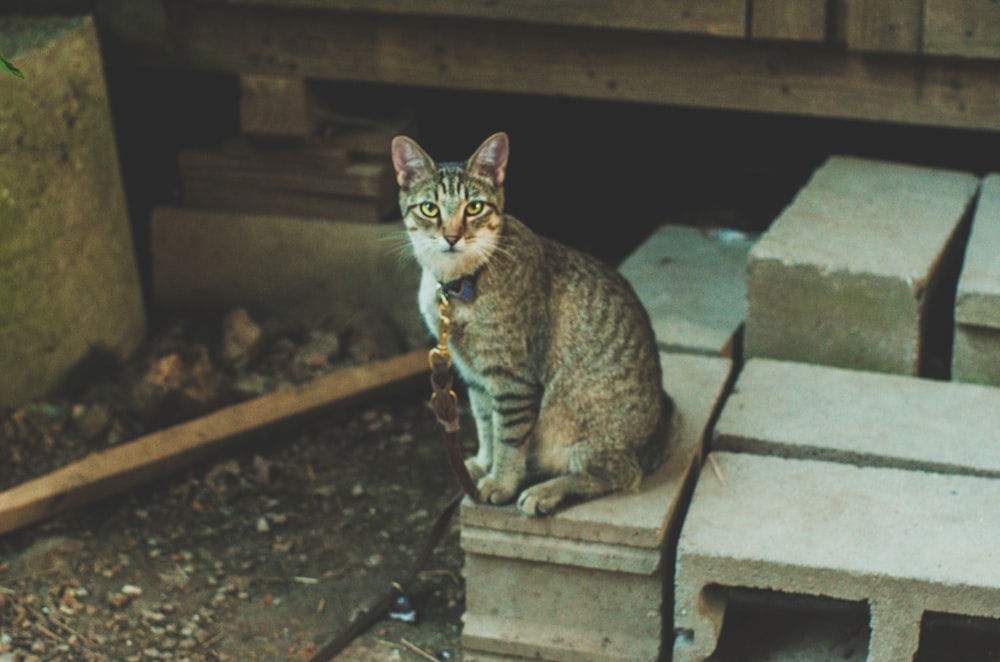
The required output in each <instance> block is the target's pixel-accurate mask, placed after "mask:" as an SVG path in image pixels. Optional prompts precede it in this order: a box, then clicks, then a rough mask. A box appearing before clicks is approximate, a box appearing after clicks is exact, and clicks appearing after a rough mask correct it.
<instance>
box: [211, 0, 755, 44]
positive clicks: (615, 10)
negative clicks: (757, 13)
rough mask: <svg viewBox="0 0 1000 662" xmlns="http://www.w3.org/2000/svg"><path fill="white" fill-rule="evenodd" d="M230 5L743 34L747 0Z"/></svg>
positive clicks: (315, 0) (260, 1)
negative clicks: (706, 0)
mask: <svg viewBox="0 0 1000 662" xmlns="http://www.w3.org/2000/svg"><path fill="white" fill-rule="evenodd" d="M224 1H225V2H226V3H228V4H235V5H258V6H277V5H280V6H282V7H292V6H294V7H307V8H311V9H334V10H342V11H365V12H379V13H384V14H397V15H411V16H444V17H460V18H484V19H500V20H505V21H521V22H528V23H544V24H550V25H566V26H585V27H600V28H624V29H633V30H653V31H661V32H682V33H691V34H707V35H713V36H720V37H742V36H744V35H745V32H746V11H747V10H746V0H711V2H705V1H704V0H560V1H559V2H539V1H538V0H505V1H504V2H497V1H496V0H421V1H420V2H413V1H412V0H283V1H282V2H278V1H277V0H224Z"/></svg>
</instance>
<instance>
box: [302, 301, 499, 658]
mask: <svg viewBox="0 0 1000 662" xmlns="http://www.w3.org/2000/svg"><path fill="white" fill-rule="evenodd" d="M438 312H439V314H440V323H439V331H438V344H437V346H436V347H434V348H433V349H432V350H431V351H430V353H429V354H428V357H427V359H428V363H429V364H430V368H431V389H432V394H431V407H432V408H433V409H434V416H435V417H436V418H437V420H438V423H440V424H441V428H442V430H443V431H444V445H445V449H446V450H447V451H448V462H449V463H450V464H451V469H452V471H453V472H454V473H455V478H456V479H457V480H458V484H459V485H460V486H461V488H462V491H461V492H459V493H457V494H456V495H455V496H453V497H452V498H451V500H450V501H448V503H447V504H445V507H444V508H443V509H442V510H441V514H439V515H438V517H437V520H435V522H434V527H433V528H432V529H431V532H430V535H428V536H427V540H426V541H425V542H424V546H423V547H422V548H421V549H420V553H419V554H418V555H417V558H416V560H415V561H414V562H413V565H412V566H411V567H410V571H409V572H408V573H407V575H406V579H405V580H404V581H402V582H392V583H391V584H390V585H389V589H388V590H387V591H386V592H385V594H384V595H382V597H381V598H379V599H378V600H377V601H376V602H375V604H374V605H372V606H371V607H370V608H369V609H367V610H365V611H363V612H362V613H361V614H359V615H358V616H357V617H356V618H355V619H354V620H353V621H352V622H351V624H350V625H348V626H347V627H346V628H345V629H344V630H343V631H342V632H340V634H338V635H336V636H335V637H334V638H333V639H331V640H330V641H329V642H327V643H326V644H324V645H323V647H322V648H320V649H319V650H318V651H317V652H316V653H315V654H314V655H313V656H312V657H311V658H309V662H328V661H329V660H331V659H333V657H334V656H335V655H337V654H338V653H340V652H341V651H342V650H344V649H345V648H347V646H348V645H349V644H350V643H351V642H352V641H354V640H355V639H356V638H357V637H358V636H359V635H360V634H361V633H362V632H364V631H365V630H367V629H368V628H370V627H371V626H372V625H374V624H375V623H377V622H378V621H380V620H382V619H383V618H385V616H386V615H387V614H389V613H390V612H391V611H392V609H393V607H394V606H396V605H397V604H398V602H399V601H400V599H401V598H402V599H404V600H405V599H406V587H407V586H411V585H412V584H413V583H414V582H415V581H416V580H417V577H418V575H419V574H420V569H421V568H422V567H423V566H424V564H425V563H427V560H428V559H429V558H430V555H431V553H432V552H433V551H434V548H435V547H437V545H438V543H439V542H440V541H441V538H443V537H444V534H445V532H446V531H447V530H448V522H449V521H450V520H451V516H452V515H453V514H454V513H455V510H456V509H457V508H458V505H459V504H460V503H461V502H462V498H463V497H464V496H465V495H468V496H470V497H472V498H473V499H475V500H478V498H479V490H478V489H476V483H475V481H474V480H472V476H471V475H469V470H468V469H466V468H465V458H464V457H463V455H462V443H461V440H460V439H459V438H458V428H459V426H458V396H456V395H455V391H454V390H453V389H452V385H453V379H454V376H453V373H452V369H451V368H452V359H451V352H449V351H448V332H449V330H450V328H451V302H450V299H449V295H448V293H447V292H446V291H445V290H444V288H441V289H440V290H439V295H438Z"/></svg>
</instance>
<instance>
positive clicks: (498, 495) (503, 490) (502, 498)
mask: <svg viewBox="0 0 1000 662" xmlns="http://www.w3.org/2000/svg"><path fill="white" fill-rule="evenodd" d="M476 489H477V490H479V500H480V501H482V502H483V503H491V504H493V505H495V506H500V505H503V504H505V503H510V502H511V501H513V500H514V496H515V495H516V494H517V486H516V485H504V484H503V483H501V482H499V481H497V480H494V479H493V478H490V477H489V476H483V477H482V478H480V479H479V482H478V483H477V484H476Z"/></svg>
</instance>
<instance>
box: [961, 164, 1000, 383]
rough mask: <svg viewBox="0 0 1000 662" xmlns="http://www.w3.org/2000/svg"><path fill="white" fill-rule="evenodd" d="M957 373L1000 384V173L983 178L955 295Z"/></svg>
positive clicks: (968, 378) (963, 377)
mask: <svg viewBox="0 0 1000 662" xmlns="http://www.w3.org/2000/svg"><path fill="white" fill-rule="evenodd" d="M951 376H952V379H955V380H958V381H962V382H975V383H978V384H993V385H994V386H1000V174H994V175H989V176H988V177H986V178H985V179H984V180H983V185H982V189H981V191H980V193H979V204H978V205H977V207H976V215H975V218H974V219H973V220H972V231H971V233H970V235H969V242H968V244H967V247H966V250H965V262H964V263H963V265H962V274H961V276H960V277H959V280H958V292H957V294H956V297H955V351H954V354H953V356H952V369H951Z"/></svg>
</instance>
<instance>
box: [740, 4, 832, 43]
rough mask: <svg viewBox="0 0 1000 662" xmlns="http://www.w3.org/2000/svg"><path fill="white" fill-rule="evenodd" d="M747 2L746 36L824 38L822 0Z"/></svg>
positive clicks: (824, 13)
mask: <svg viewBox="0 0 1000 662" xmlns="http://www.w3.org/2000/svg"><path fill="white" fill-rule="evenodd" d="M751 3H752V7H753V10H752V14H751V23H750V36H752V37H753V38H754V39H786V40H791V41H824V40H825V39H826V35H827V25H826V22H827V11H826V0H751Z"/></svg>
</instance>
